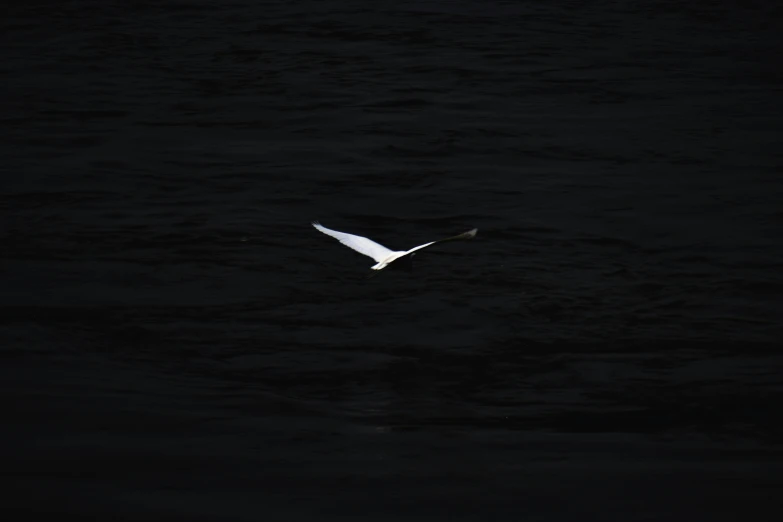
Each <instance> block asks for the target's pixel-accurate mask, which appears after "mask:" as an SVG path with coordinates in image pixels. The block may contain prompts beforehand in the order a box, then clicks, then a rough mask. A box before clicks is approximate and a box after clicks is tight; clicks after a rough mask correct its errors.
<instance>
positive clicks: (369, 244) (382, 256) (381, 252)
mask: <svg viewBox="0 0 783 522" xmlns="http://www.w3.org/2000/svg"><path fill="white" fill-rule="evenodd" d="M313 226H314V227H315V228H316V229H317V230H320V231H321V232H323V233H324V234H326V235H327V236H332V237H333V238H335V239H337V240H338V241H339V242H340V243H342V244H343V245H345V246H347V247H350V248H352V249H354V250H356V251H357V252H359V253H360V254H364V255H365V256H369V257H371V258H373V259H374V260H375V262H376V263H377V264H376V265H373V266H372V267H370V268H372V269H373V270H383V269H384V268H386V267H387V266H389V265H390V264H391V263H393V262H395V261H397V260H399V259H402V260H404V261H406V262H407V264H406V267H407V268H408V269H410V267H411V258H412V257H413V255H414V254H413V253H414V252H416V251H417V250H421V249H422V248H427V247H428V246H432V245H434V244H436V243H443V242H445V241H456V240H458V239H472V238H474V237H476V232H478V229H477V228H474V229H472V230H468V231H467V232H463V233H462V234H459V235H457V236H453V237H447V238H446V239H440V240H438V241H432V242H430V243H424V244H423V245H419V246H417V247H413V248H411V249H410V250H398V251H394V250H390V249H388V248H386V247H385V246H383V245H379V244H378V243H376V242H375V241H373V240H372V239H367V238H366V237H362V236H355V235H353V234H346V233H345V232H338V231H336V230H332V229H330V228H326V227H325V226H323V225H321V224H320V223H319V222H318V221H313Z"/></svg>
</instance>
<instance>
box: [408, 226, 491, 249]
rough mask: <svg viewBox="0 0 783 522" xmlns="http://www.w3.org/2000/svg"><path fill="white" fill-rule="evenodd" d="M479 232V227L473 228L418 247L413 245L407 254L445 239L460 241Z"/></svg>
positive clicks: (470, 237)
mask: <svg viewBox="0 0 783 522" xmlns="http://www.w3.org/2000/svg"><path fill="white" fill-rule="evenodd" d="M477 232H478V229H477V228H473V229H470V230H468V231H467V232H463V233H462V234H458V235H456V236H452V237H447V238H446V239H439V240H438V241H431V242H429V243H424V244H423V245H419V246H417V247H413V248H411V249H410V250H408V251H407V252H406V253H405V254H406V255H407V254H410V253H413V252H415V251H417V250H421V249H422V248H427V247H428V246H432V245H434V244H436V243H443V242H445V241H459V240H461V239H473V238H474V237H476V233H477Z"/></svg>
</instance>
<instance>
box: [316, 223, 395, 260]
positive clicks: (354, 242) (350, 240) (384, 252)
mask: <svg viewBox="0 0 783 522" xmlns="http://www.w3.org/2000/svg"><path fill="white" fill-rule="evenodd" d="M313 226H314V227H315V228H316V229H318V230H320V231H321V232H323V233H324V234H326V235H327V236H332V237H333V238H335V239H336V240H338V241H339V242H340V243H342V244H343V245H345V246H347V247H350V248H353V249H354V250H356V251H357V252H359V253H360V254H364V255H365V256H370V257H371V258H373V259H374V260H375V261H376V262H377V263H380V262H381V261H384V260H385V259H388V258H389V256H391V255H392V254H395V253H396V252H394V251H392V250H389V249H388V248H386V247H385V246H383V245H379V244H378V243H376V242H375V241H373V240H372V239H367V238H366V237H362V236H355V235H353V234H346V233H345V232H338V231H336V230H332V229H331V228H326V227H325V226H323V225H321V224H320V223H319V222H318V221H314V222H313Z"/></svg>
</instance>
